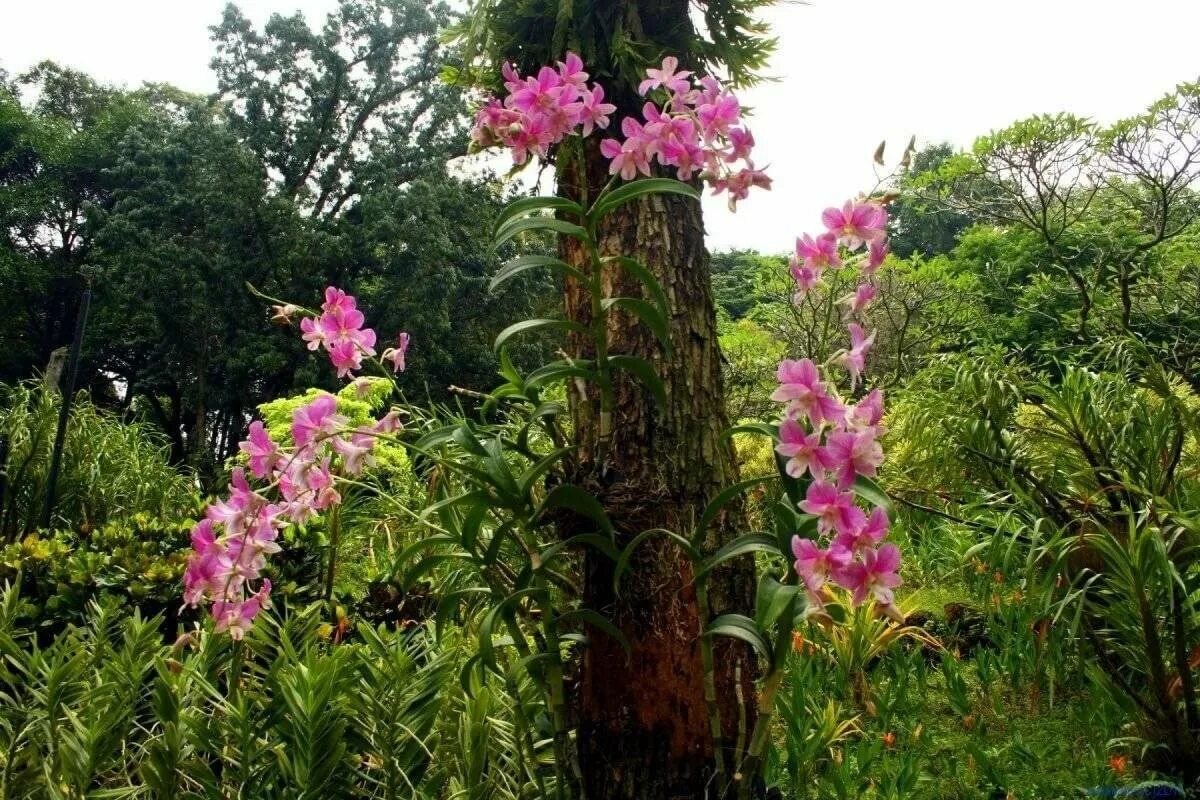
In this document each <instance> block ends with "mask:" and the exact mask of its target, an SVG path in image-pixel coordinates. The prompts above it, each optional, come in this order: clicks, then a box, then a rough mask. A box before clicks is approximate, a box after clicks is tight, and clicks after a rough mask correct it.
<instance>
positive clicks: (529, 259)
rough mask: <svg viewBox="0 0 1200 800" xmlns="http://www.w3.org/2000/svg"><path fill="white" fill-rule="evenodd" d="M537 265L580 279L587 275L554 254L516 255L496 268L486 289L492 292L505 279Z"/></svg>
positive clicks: (585, 278) (537, 266) (585, 279)
mask: <svg viewBox="0 0 1200 800" xmlns="http://www.w3.org/2000/svg"><path fill="white" fill-rule="evenodd" d="M539 267H549V268H550V269H552V270H554V271H555V272H561V273H562V274H564V275H570V276H571V277H573V278H576V279H577V280H580V281H584V282H586V281H587V275H585V274H583V273H582V272H580V271H579V270H577V269H575V267H572V266H571V265H570V264H568V263H567V262H565V261H563V260H561V259H558V258H555V257H554V256H518V257H516V258H514V259H511V260H509V261H506V262H505V263H504V266H502V267H500V269H498V270H496V274H495V275H493V276H492V279H491V281H489V282H488V291H491V292H494V291H496V287H497V286H499V285H500V284H502V283H504V282H505V281H507V280H509V279H511V278H514V277H516V276H517V275H520V274H521V273H522V272H527V271H529V270H531V269H538V268H539Z"/></svg>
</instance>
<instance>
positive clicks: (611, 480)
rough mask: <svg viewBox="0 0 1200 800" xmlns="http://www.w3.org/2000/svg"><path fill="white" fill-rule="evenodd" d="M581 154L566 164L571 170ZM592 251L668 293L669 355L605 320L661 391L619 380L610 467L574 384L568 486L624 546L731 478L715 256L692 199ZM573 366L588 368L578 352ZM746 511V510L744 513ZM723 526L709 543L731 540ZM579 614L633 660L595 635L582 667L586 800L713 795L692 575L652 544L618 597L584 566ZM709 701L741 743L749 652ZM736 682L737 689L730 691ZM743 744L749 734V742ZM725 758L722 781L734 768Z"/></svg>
mask: <svg viewBox="0 0 1200 800" xmlns="http://www.w3.org/2000/svg"><path fill="white" fill-rule="evenodd" d="M577 158H578V157H576V159H577ZM584 158H585V160H586V162H587V169H586V174H587V181H588V184H589V187H588V197H592V198H594V197H595V196H596V194H597V193H598V192H599V190H600V189H601V187H603V185H604V184H605V183H606V182H607V180H608V174H607V162H606V161H605V160H604V159H603V157H602V156H601V155H600V154H599V152H598V147H597V141H596V140H595V139H594V138H593V139H592V140H590V141H589V142H588V143H587V151H586V155H585V157H584ZM579 173H580V170H579V169H578V168H577V160H576V161H575V162H574V163H572V161H571V160H568V158H567V156H566V154H565V153H564V154H562V155H560V161H559V165H558V174H559V193H560V194H562V195H564V196H567V197H572V198H575V199H578V198H579V196H580V192H579V186H578V183H579V181H578V179H577V178H576V176H577V175H578V174H579ZM598 238H599V244H600V248H601V252H602V255H616V254H620V255H627V256H630V257H632V258H635V259H637V260H639V261H641V262H642V263H643V264H645V265H646V266H647V267H648V268H649V269H650V270H651V271H652V272H653V273H654V275H655V276H656V277H657V278H658V280H659V282H660V283H661V284H662V287H663V290H664V291H665V293H666V295H667V298H668V300H669V303H670V306H671V338H672V343H673V347H674V353H673V356H672V357H671V358H670V359H666V358H664V356H663V354H662V353H661V350H660V347H659V345H658V344H657V342H656V340H655V339H654V337H653V335H652V334H651V333H650V332H649V330H648V329H647V328H646V327H645V326H644V325H643V324H641V323H639V322H637V321H636V320H635V319H634V318H632V317H630V316H628V315H625V314H623V313H614V314H613V316H612V317H611V318H610V320H609V352H610V353H611V354H633V355H638V356H641V357H644V358H647V359H649V360H650V361H651V362H652V363H654V364H655V366H656V368H657V371H658V374H659V375H660V376H661V377H662V379H663V381H664V383H665V385H666V404H665V406H663V407H659V406H658V405H657V404H656V402H655V401H654V398H653V397H652V395H651V394H650V393H649V392H648V391H647V390H646V389H645V387H644V386H643V385H642V384H641V383H640V382H638V381H636V380H635V379H633V378H632V377H630V376H629V375H627V374H626V373H623V372H618V373H616V376H615V379H616V409H615V412H614V418H613V436H612V441H611V445H610V450H609V457H608V460H607V464H605V465H601V464H598V463H597V441H598V438H599V400H598V397H597V394H596V393H595V391H594V387H591V390H590V391H589V394H588V396H587V397H586V398H583V397H581V395H580V392H579V390H578V389H577V388H575V387H570V389H569V393H570V401H571V412H572V418H573V422H574V425H575V431H576V437H577V440H578V442H579V443H580V445H581V447H580V450H579V453H580V456H579V464H578V471H579V474H578V475H576V476H575V480H576V481H577V482H578V483H580V484H581V485H583V486H584V487H585V488H587V489H589V491H591V492H593V493H594V494H595V495H596V496H597V497H598V498H599V499H600V501H601V503H602V504H603V505H604V507H605V509H606V511H607V513H608V515H609V517H610V518H611V519H612V521H613V524H614V526H615V527H616V528H617V531H618V534H617V536H618V546H619V547H623V546H624V545H625V544H627V543H628V542H629V540H630V539H632V538H633V537H634V536H636V535H637V534H638V533H640V532H641V531H644V530H647V529H651V528H666V529H668V530H671V531H675V532H677V533H680V534H683V535H685V536H686V535H689V534H690V532H691V530H692V528H693V526H694V524H695V521H696V520H697V519H698V518H699V516H700V515H701V513H702V512H703V509H704V507H705V505H707V503H708V501H709V500H711V499H712V498H713V497H714V496H715V495H716V494H717V493H718V492H719V491H720V490H721V489H722V488H723V487H725V486H728V485H729V484H731V483H733V482H734V481H735V480H736V479H737V470H736V466H735V462H734V459H733V453H732V448H731V445H730V443H729V441H728V439H726V438H725V437H724V436H723V432H724V431H725V429H726V428H727V427H728V420H727V419H726V415H725V405H724V389H723V384H722V379H721V360H720V358H721V357H720V352H719V349H718V343H717V330H716V315H715V312H714V308H713V300H712V295H711V290H710V282H709V256H708V252H707V251H706V249H705V246H704V224H703V220H702V218H701V212H700V206H699V204H698V203H697V202H695V201H692V200H689V199H687V198H684V197H681V196H677V195H659V196H652V197H649V198H646V199H643V200H641V201H635V202H633V203H630V204H628V205H626V206H625V207H623V208H622V209H621V210H619V211H617V212H615V213H613V214H611V215H610V216H609V217H608V218H606V220H605V221H604V222H603V224H602V227H601V229H600V230H599V231H598ZM561 249H562V256H563V258H564V260H566V261H568V263H571V264H574V265H579V266H580V267H581V268H582V269H584V270H585V271H587V270H589V269H590V268H589V267H588V266H587V264H588V259H587V257H586V254H585V253H584V252H582V251H581V249H580V248H579V246H578V244H577V243H576V242H575V241H574V240H566V241H565V242H564V243H563V244H562V245H561ZM605 284H606V290H605V293H606V294H607V295H609V296H633V297H641V296H643V293H642V289H641V287H640V285H639V284H638V283H637V282H636V281H635V280H633V279H631V278H630V277H629V276H628V275H626V274H625V273H623V272H618V271H616V270H613V271H610V272H608V273H606V275H605ZM566 311H567V315H568V316H569V317H570V318H571V319H573V320H576V321H579V322H583V323H585V324H586V323H588V322H589V321H590V304H589V296H588V292H587V290H586V288H583V287H580V286H578V285H576V284H574V283H568V285H567V288H566ZM574 344H575V348H574V352H573V354H572V355H573V356H577V357H580V358H591V357H592V353H590V352H589V350H588V349H587V348H588V346H589V345H587V344H585V343H581V342H575V343H574ZM739 516H740V515H739ZM735 524H736V520H735V519H724V520H722V521H721V522H720V523H719V524H718V525H717V526H714V528H715V530H714V531H712V532H711V533H710V537H711V538H710V541H711V540H716V539H720V540H725V539H728V538H731V536H732V535H736V534H735V533H734V532H733V529H734V526H735ZM585 558H586V561H585V579H584V597H583V602H584V605H585V606H586V607H588V608H592V609H595V610H598V611H600V612H601V613H603V614H605V615H606V616H608V617H609V618H611V619H612V620H613V621H614V622H615V623H616V625H617V626H618V627H619V628H620V629H621V630H622V632H623V633H624V634H625V635H626V636H627V637H628V639H629V642H630V644H631V646H632V656H631V657H628V658H627V656H626V653H625V651H624V650H623V648H622V647H621V645H620V644H619V643H617V642H616V641H614V640H613V639H612V638H611V637H608V636H606V635H605V634H604V633H602V632H599V631H591V632H590V635H589V637H588V638H589V646H588V648H587V650H586V654H585V656H584V662H583V674H582V686H581V692H580V701H579V708H578V717H579V728H578V736H579V752H580V759H581V766H582V771H583V783H584V791H585V792H586V796H587V798H588V800H606V799H607V798H683V797H686V798H701V797H717V796H719V789H718V787H716V786H715V785H710V778H711V777H712V763H713V754H712V747H711V740H712V737H711V734H710V728H709V722H708V716H707V713H706V706H705V701H704V687H703V667H702V663H701V657H700V648H699V638H698V635H699V632H700V630H701V617H700V614H699V611H698V607H697V598H696V593H695V591H694V587H693V585H692V567H691V564H690V563H689V562H688V560H687V559H686V557H685V556H684V555H683V554H682V553H680V551H679V550H678V548H677V546H676V545H674V544H672V543H670V542H669V541H667V540H665V539H662V538H656V539H651V540H649V541H648V542H646V543H645V544H644V545H642V546H641V548H640V549H639V551H638V555H637V557H636V558H635V559H634V560H633V562H632V566H631V569H630V570H629V572H628V573H626V574H625V576H624V578H623V580H622V584H621V593H620V595H619V596H617V595H614V592H613V585H612V584H613V564H612V563H611V561H609V560H608V559H607V558H605V557H604V556H598V555H597V556H593V554H591V553H588V554H587V556H586V557H585ZM709 593H710V604H711V605H712V611H713V612H714V613H721V612H723V611H728V610H738V611H745V610H746V609H748V608H749V607H750V604H751V602H752V595H753V562H751V561H749V560H747V561H746V562H745V563H742V564H739V565H737V567H735V568H732V569H730V570H727V571H726V572H725V573H723V574H721V575H719V576H718V577H717V579H716V580H714V581H713V584H712V585H711V586H710V590H709ZM716 662H717V664H718V672H717V674H718V699H719V703H720V705H721V711H722V719H723V722H724V725H725V732H726V736H725V738H726V739H727V741H728V743H730V744H731V743H732V742H733V741H734V740H735V739H736V731H737V728H738V717H739V699H738V696H739V694H740V697H741V698H742V699H743V700H744V703H745V709H744V711H743V712H742V713H743V714H744V718H745V719H746V724H747V725H748V726H750V725H753V719H754V687H753V678H754V666H753V660H752V658H751V657H750V655H749V652H748V651H747V650H745V649H744V648H743V647H742V646H741V645H740V644H735V643H733V642H730V641H722V642H719V643H718V649H717V654H716ZM735 676H736V677H738V678H740V688H739V689H738V690H735ZM747 735H748V733H747ZM732 755H733V754H732V753H729V754H728V755H727V756H726V763H727V765H729V768H730V772H732V771H733V769H732V767H733V766H734V765H735V761H734V759H733V757H732Z"/></svg>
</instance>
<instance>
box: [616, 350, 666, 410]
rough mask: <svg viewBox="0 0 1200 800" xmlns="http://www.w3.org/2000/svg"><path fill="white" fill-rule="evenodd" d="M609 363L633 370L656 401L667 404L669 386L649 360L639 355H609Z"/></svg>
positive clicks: (626, 369) (627, 370) (629, 370)
mask: <svg viewBox="0 0 1200 800" xmlns="http://www.w3.org/2000/svg"><path fill="white" fill-rule="evenodd" d="M608 363H609V366H612V367H616V368H617V369H623V370H625V371H626V372H632V373H633V374H634V375H635V376H636V377H637V378H638V380H640V381H641V382H642V383H643V384H644V385H645V387H646V388H647V389H649V390H650V393H651V394H653V395H654V400H655V402H657V403H658V404H659V405H660V406H665V405H666V404H667V388H666V386H665V385H663V382H662V378H660V377H658V373H657V372H655V371H654V366H653V365H652V364H651V363H650V362H649V361H647V360H646V359H644V358H638V357H637V356H609V357H608Z"/></svg>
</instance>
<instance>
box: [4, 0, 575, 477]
mask: <svg viewBox="0 0 1200 800" xmlns="http://www.w3.org/2000/svg"><path fill="white" fill-rule="evenodd" d="M449 18H450V12H449V11H448V9H447V8H446V7H444V6H439V5H433V6H428V5H423V4H419V3H412V2H406V1H405V0H386V1H385V0H344V2H341V3H339V4H338V6H337V8H336V10H335V11H334V12H333V13H332V14H330V15H329V17H328V19H327V20H326V21H325V24H324V26H323V27H322V28H320V29H317V30H314V29H311V28H310V27H309V25H308V24H307V23H306V22H305V21H304V20H303V19H302V18H301V17H300V16H299V15H295V16H290V17H284V16H279V15H276V16H274V17H272V18H271V19H270V20H269V21H268V22H267V24H266V26H265V27H264V28H263V29H262V30H257V29H256V28H255V27H254V26H253V25H251V24H250V22H249V21H248V20H247V19H246V18H245V17H244V16H243V15H242V14H241V12H239V11H238V10H237V8H236V7H235V6H232V5H231V6H229V7H228V8H227V9H226V11H225V14H224V17H223V19H222V21H221V22H220V24H218V25H216V26H214V28H213V38H214V41H215V43H216V46H217V55H216V58H215V59H214V63H213V67H214V70H215V72H216V74H217V81H218V87H219V95H218V96H217V97H216V98H213V99H206V98H203V97H198V96H194V95H189V94H187V93H186V92H182V91H180V90H178V89H175V88H173V87H170V86H166V85H159V84H148V85H147V86H145V87H144V88H142V89H139V90H136V91H126V90H121V89H116V88H111V87H106V86H103V85H100V84H98V83H97V82H96V81H95V80H93V79H91V78H89V77H88V76H86V75H84V74H82V73H78V72H74V71H72V70H69V69H65V68H62V67H59V66H57V65H54V64H51V63H46V64H42V65H39V66H38V67H37V68H36V69H34V70H32V71H31V72H30V73H28V74H27V75H24V76H21V77H20V79H19V81H18V83H20V84H21V88H22V89H23V90H24V95H25V96H26V97H29V98H31V100H30V101H29V102H23V101H22V97H21V96H20V95H18V94H17V92H16V91H15V88H14V87H11V86H7V85H5V86H3V87H0V223H3V224H0V231H2V233H0V278H3V280H2V281H0V285H3V287H4V288H3V290H2V291H0V311H3V312H5V314H6V319H9V320H11V324H10V325H6V326H5V328H4V330H3V331H0V344H3V347H0V381H5V382H10V383H11V382H16V381H19V380H25V379H28V378H29V377H31V376H33V375H34V374H35V373H36V372H37V371H40V370H43V369H45V368H46V365H47V364H48V363H49V361H50V358H51V353H52V352H53V351H54V350H56V349H57V348H59V347H62V346H64V345H66V344H68V343H69V341H70V338H71V335H72V332H73V330H74V322H75V313H76V307H77V304H78V299H79V296H80V293H81V290H82V287H83V285H84V283H85V281H91V283H92V285H93V287H94V291H95V297H94V301H93V304H92V314H91V318H90V324H89V330H88V333H87V336H86V338H85V342H84V350H83V361H82V370H81V385H83V386H87V387H89V388H90V389H91V391H92V393H93V396H94V397H95V398H96V399H97V402H99V403H102V404H110V405H117V404H120V405H121V407H122V409H123V410H124V409H125V408H127V407H134V408H136V409H137V410H138V412H139V413H140V414H142V415H143V416H144V417H145V418H146V419H149V420H152V421H153V422H155V423H156V424H157V425H158V426H159V427H160V428H161V429H162V430H163V431H164V432H165V433H166V434H167V436H168V437H170V440H171V445H172V447H171V460H172V461H173V462H175V463H188V464H189V465H191V466H193V467H195V468H196V469H197V473H198V474H199V476H200V478H201V480H202V481H204V482H205V484H206V486H207V485H209V483H210V482H215V481H216V478H217V476H218V474H219V472H220V465H221V464H222V462H224V461H225V460H226V459H227V458H229V457H230V456H232V455H233V454H234V453H235V452H236V447H237V442H238V440H239V439H240V438H241V435H242V433H243V431H242V426H243V424H244V421H245V418H246V416H247V415H248V414H250V413H251V412H252V411H253V409H254V408H255V407H256V406H257V405H258V404H260V403H262V402H265V401H266V400H269V399H271V398H274V397H278V396H280V395H282V394H287V393H295V392H299V391H301V390H303V389H304V388H306V387H309V386H324V387H325V388H332V387H333V385H332V383H331V382H330V380H331V379H330V377H329V376H328V374H327V372H326V371H323V370H320V371H319V370H317V369H316V368H315V367H314V366H313V364H312V362H311V360H310V359H309V358H308V356H307V354H306V352H305V351H304V349H303V347H302V345H301V343H300V342H298V341H297V340H296V339H295V337H291V336H285V335H282V334H281V333H279V332H278V331H271V330H269V329H268V328H267V327H266V326H264V325H263V324H262V314H261V309H260V307H259V305H258V301H257V300H256V299H255V298H254V297H253V296H252V295H251V294H250V293H249V292H247V291H246V289H245V283H247V282H249V283H252V284H253V285H255V286H257V287H258V288H260V289H261V290H263V291H264V292H267V293H269V294H271V295H274V296H288V297H297V298H308V297H316V296H318V295H319V293H320V291H321V290H322V289H323V288H324V287H325V286H326V285H329V284H334V283H336V284H337V285H339V286H342V287H345V288H347V289H350V290H352V291H354V292H355V293H356V294H357V295H358V296H359V298H360V300H361V301H362V303H363V305H364V307H365V308H366V309H367V310H368V311H369V312H370V313H371V316H372V319H373V320H376V321H377V324H378V326H379V330H378V333H379V337H380V341H381V343H389V342H390V341H391V340H392V339H393V338H394V337H395V336H396V335H397V334H398V333H399V331H401V330H405V331H408V332H409V333H410V334H411V335H412V336H413V340H414V341H415V342H417V343H418V344H419V347H420V356H419V357H414V358H413V359H412V363H411V364H410V369H409V371H408V372H407V373H406V375H405V376H404V378H403V380H404V386H405V390H406V391H408V392H409V393H410V394H412V395H413V396H415V397H420V398H424V397H429V398H431V399H434V400H444V399H446V398H447V397H449V396H450V392H449V386H450V385H452V384H457V385H479V384H482V383H483V382H484V381H486V380H488V379H489V378H488V376H490V375H492V374H493V373H494V371H495V368H496V358H495V356H494V354H493V353H492V351H491V347H490V345H491V340H492V337H493V336H494V335H495V333H496V332H497V331H499V330H500V328H501V327H503V323H502V320H505V319H508V318H510V317H512V316H514V315H517V314H521V315H528V313H529V312H531V311H534V310H536V309H538V308H539V307H541V306H543V305H544V304H545V298H546V297H547V295H548V294H549V293H550V292H551V291H552V290H553V284H552V283H551V282H550V281H547V280H529V279H527V278H526V279H522V280H521V281H519V282H518V283H517V284H515V285H514V286H513V287H512V288H513V290H514V291H510V292H506V293H504V294H502V295H500V296H498V297H496V298H489V297H488V296H487V276H488V275H489V273H490V272H492V271H493V269H494V266H495V263H496V261H495V259H494V258H493V257H492V256H490V255H489V253H488V248H487V244H488V239H489V236H488V228H489V226H490V218H491V216H493V215H494V214H496V213H498V211H499V208H500V207H501V205H502V202H503V197H502V189H501V188H500V187H499V186H498V185H497V184H495V183H494V182H493V181H491V179H490V178H487V177H484V178H478V179H475V178H470V179H468V178H460V177H452V176H451V175H450V174H448V172H447V163H446V162H447V161H448V160H449V159H450V158H452V157H454V156H456V155H459V154H461V153H462V152H463V151H464V149H465V143H466V137H465V123H466V115H465V114H464V111H465V109H464V107H463V103H462V98H461V92H460V90H459V89H457V88H455V87H453V86H449V85H447V84H445V83H442V82H439V81H438V80H437V79H436V75H437V72H438V70H439V69H440V68H441V66H442V64H443V63H444V60H445V57H446V54H445V52H444V50H443V48H442V47H441V45H440V44H439V43H438V39H437V36H436V33H437V29H438V27H439V26H440V25H443V24H445V23H446V22H447V21H448V20H449ZM33 99H36V102H34V101H33ZM504 256H505V254H504V253H501V254H500V257H504ZM131 298H136V302H135V301H134V300H132V299H131ZM538 353H539V350H538V347H537V346H536V345H535V344H532V343H525V344H523V345H522V346H521V347H520V348H519V349H514V352H513V356H514V358H516V359H517V360H518V362H521V361H523V360H525V359H526V358H528V357H534V356H536V355H538Z"/></svg>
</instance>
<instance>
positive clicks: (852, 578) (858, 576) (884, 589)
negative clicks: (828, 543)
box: [835, 543, 904, 606]
mask: <svg viewBox="0 0 1200 800" xmlns="http://www.w3.org/2000/svg"><path fill="white" fill-rule="evenodd" d="M860 557H861V558H862V560H861V561H856V562H854V563H852V564H848V565H846V566H845V567H843V568H842V569H841V570H839V571H838V572H837V573H836V576H835V577H836V578H837V580H838V582H839V583H840V584H841V585H843V586H844V587H845V588H847V589H850V590H852V591H853V601H854V605H855V606H860V605H862V604H863V602H864V601H865V600H866V599H867V597H869V596H872V595H874V597H875V602H876V603H878V604H879V605H881V606H890V605H892V603H893V602H894V600H895V595H894V594H893V592H892V590H893V589H894V588H896V587H897V586H900V585H902V584H903V583H904V581H903V580H902V579H901V578H900V575H899V574H898V572H897V570H899V568H900V548H898V547H896V545H894V544H891V543H888V544H885V545H883V546H882V547H880V548H879V549H878V550H864V551H863V552H862V554H861V556H860Z"/></svg>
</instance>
